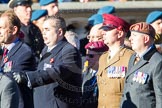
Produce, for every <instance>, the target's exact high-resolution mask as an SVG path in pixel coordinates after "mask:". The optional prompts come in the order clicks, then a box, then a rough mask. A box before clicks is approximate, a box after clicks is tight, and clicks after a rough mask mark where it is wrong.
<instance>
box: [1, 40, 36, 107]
mask: <svg viewBox="0 0 162 108" xmlns="http://www.w3.org/2000/svg"><path fill="white" fill-rule="evenodd" d="M1 68H2V69H3V71H4V72H5V73H6V74H8V73H10V72H24V71H31V70H35V69H36V61H35V58H34V56H33V54H32V51H31V49H30V47H29V46H28V45H26V44H25V43H23V42H21V41H18V42H16V44H15V46H14V47H13V48H12V49H11V50H10V51H9V52H8V54H7V57H6V58H4V59H3V60H2V61H1ZM19 88H20V91H21V94H22V98H23V101H24V103H23V104H24V108H33V107H34V104H33V91H32V89H29V88H28V87H27V86H26V85H22V84H19Z"/></svg>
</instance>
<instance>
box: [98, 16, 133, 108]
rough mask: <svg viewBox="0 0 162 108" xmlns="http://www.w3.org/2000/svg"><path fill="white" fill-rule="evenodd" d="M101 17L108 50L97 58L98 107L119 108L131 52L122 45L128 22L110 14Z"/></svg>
mask: <svg viewBox="0 0 162 108" xmlns="http://www.w3.org/2000/svg"><path fill="white" fill-rule="evenodd" d="M103 19H104V22H103V25H102V27H101V29H102V30H103V32H102V35H103V41H104V43H105V44H106V45H107V46H108V47H109V51H108V52H105V53H104V54H102V55H101V57H100V59H99V69H98V73H97V83H98V88H99V98H98V108H101V107H102V108H119V106H120V99H121V96H122V92H123V88H124V79H125V74H126V72H127V69H128V68H127V67H128V61H129V58H130V56H131V55H132V53H133V51H132V50H130V49H128V48H126V47H125V45H124V40H125V36H126V35H127V32H128V30H129V24H128V23H127V22H126V21H124V20H123V19H121V18H119V17H117V16H114V15H112V14H103Z"/></svg>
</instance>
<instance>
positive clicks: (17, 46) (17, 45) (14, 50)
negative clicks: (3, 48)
mask: <svg viewBox="0 0 162 108" xmlns="http://www.w3.org/2000/svg"><path fill="white" fill-rule="evenodd" d="M22 44H23V43H22V42H21V41H18V42H17V43H16V45H15V46H14V47H13V48H12V49H11V51H9V52H8V54H7V58H8V60H9V59H10V58H11V57H12V55H14V54H15V53H16V52H17V50H18V49H19V48H20V47H21V46H22ZM3 66H4V58H3V59H2V60H1V67H3Z"/></svg>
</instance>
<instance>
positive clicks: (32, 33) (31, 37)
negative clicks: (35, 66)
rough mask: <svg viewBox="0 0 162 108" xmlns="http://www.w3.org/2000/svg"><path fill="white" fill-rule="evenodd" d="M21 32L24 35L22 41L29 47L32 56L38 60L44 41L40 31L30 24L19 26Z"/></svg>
mask: <svg viewBox="0 0 162 108" xmlns="http://www.w3.org/2000/svg"><path fill="white" fill-rule="evenodd" d="M21 31H22V32H23V33H24V38H23V39H22V40H23V41H24V42H25V43H26V44H27V45H29V46H30V47H31V49H32V51H33V53H34V55H35V56H36V57H37V58H39V57H40V54H41V52H42V49H43V48H44V40H43V37H42V34H41V31H40V29H39V28H38V27H37V26H35V25H34V24H33V23H32V22H30V24H29V25H28V26H25V25H23V24H21Z"/></svg>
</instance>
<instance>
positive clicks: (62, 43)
mask: <svg viewBox="0 0 162 108" xmlns="http://www.w3.org/2000/svg"><path fill="white" fill-rule="evenodd" d="M66 44H67V41H66V39H65V38H64V39H63V40H61V41H60V42H59V43H58V44H57V46H56V47H55V48H53V49H52V51H51V52H47V46H46V47H45V52H46V53H45V54H44V55H43V56H42V57H41V60H40V61H42V60H44V59H45V58H47V57H49V56H50V55H51V54H52V56H53V57H55V56H56V55H57V54H58V53H59V52H60V51H61V49H62V48H63V47H64V46H65V45H66Z"/></svg>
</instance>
